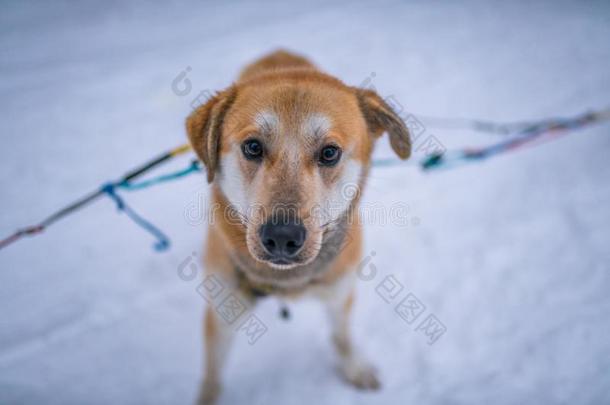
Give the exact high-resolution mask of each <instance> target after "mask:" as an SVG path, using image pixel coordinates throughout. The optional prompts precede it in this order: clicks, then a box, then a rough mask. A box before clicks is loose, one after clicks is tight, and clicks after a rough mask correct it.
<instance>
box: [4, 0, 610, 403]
mask: <svg viewBox="0 0 610 405" xmlns="http://www.w3.org/2000/svg"><path fill="white" fill-rule="evenodd" d="M2 8H3V10H2V13H0V54H1V55H2V57H1V58H0V74H1V77H2V80H1V81H0V98H1V100H2V101H1V102H0V103H1V104H0V133H1V134H2V135H1V138H0V161H1V162H2V172H1V174H0V187H1V189H2V194H1V197H0V201H1V204H2V211H1V212H0V231H1V234H2V235H4V234H8V233H9V232H12V231H13V230H14V229H15V228H17V227H20V226H23V225H26V224H31V223H33V222H35V221H37V220H39V219H42V218H43V217H44V216H45V215H46V214H47V213H50V212H52V211H53V210H55V209H57V208H58V207H60V206H62V205H63V204H65V203H67V202H69V201H70V200H72V199H73V198H76V197H78V196H79V195H81V194H83V193H85V192H87V191H89V190H91V189H93V188H94V187H96V186H97V185H99V184H101V183H103V182H104V181H106V180H109V179H113V178H116V177H118V176H119V175H121V174H122V173H123V172H124V171H126V170H128V169H129V168H131V167H133V166H134V165H136V164H138V163H140V162H143V161H145V160H147V159H148V158H150V157H152V156H154V155H155V154H157V153H159V152H161V151H163V150H166V149H168V148H171V147H173V146H176V145H179V144H181V143H183V142H184V140H185V135H184V129H183V122H184V118H185V116H186V115H187V114H188V113H189V111H190V108H191V107H190V103H191V101H192V100H193V99H194V98H195V97H196V95H197V94H198V93H199V92H200V91H203V90H208V91H213V90H218V89H222V88H223V87H225V86H227V85H228V84H229V83H230V82H231V80H233V79H234V78H235V77H236V74H237V72H238V71H239V69H240V68H241V67H242V66H244V64H246V63H247V62H249V61H251V60H253V59H254V58H255V57H257V56H259V55H261V54H263V53H264V52H267V51H269V50H272V49H274V48H275V47H278V46H282V47H287V48H290V49H293V50H297V51H299V52H301V53H303V54H305V55H308V56H309V57H310V58H312V59H313V60H314V61H315V62H316V63H317V64H318V65H319V66H321V67H322V68H324V69H325V70H326V71H328V72H330V73H332V74H334V75H336V76H338V77H340V78H341V79H343V80H344V81H345V82H347V83H350V84H353V85H358V84H360V83H363V82H364V81H365V80H367V78H368V79H371V80H372V84H373V85H374V86H375V88H376V89H377V91H378V92H379V93H380V94H382V95H383V96H384V97H386V96H389V95H393V96H394V97H395V98H396V99H397V100H399V102H400V103H401V104H402V105H403V106H404V107H405V108H406V109H408V110H409V111H411V110H412V111H415V112H417V113H419V114H422V115H431V116H441V117H442V116H446V117H477V118H479V117H480V118H487V119H493V120H500V121H513V120H516V121H520V120H530V119H536V118H544V117H548V116H561V115H572V114H578V113H581V112H583V111H586V110H588V109H595V108H605V107H608V105H609V100H608V94H610V76H609V75H608V70H609V66H608V63H609V62H610V42H609V41H608V38H610V24H609V22H610V7H609V6H608V4H607V3H604V2H601V1H600V2H593V1H587V2H565V1H553V2H551V1H549V2H535V3H533V2H525V1H518V2H503V3H494V4H491V3H486V2H482V1H481V2H474V1H472V2H471V1H468V2H451V3H447V4H440V2H425V3H421V4H403V3H401V2H394V1H381V2H376V3H375V4H365V3H355V2H342V3H329V2H323V1H320V0H317V1H314V2H299V3H297V4H290V3H288V2H281V1H276V2H271V3H260V2H257V3H249V2H243V3H231V4H228V3H219V4H213V3H192V4H184V3H177V2H176V3H172V4H169V5H165V6H162V5H161V4H150V3H148V2H129V3H127V2H104V3H99V4H93V3H87V4H85V3H71V2H54V3H53V4H51V3H48V4H41V3H38V4H36V3H34V2H14V3H12V4H4V5H3V6H2ZM187 67H190V72H189V73H188V79H189V80H190V81H191V84H192V90H191V92H190V93H189V94H188V95H186V96H178V95H176V94H175V93H174V92H173V91H172V81H173V80H174V79H175V78H176V77H177V76H178V75H179V74H180V72H182V71H183V70H185V69H186V68H187ZM373 73H374V75H373ZM427 130H428V132H429V133H431V134H434V135H435V136H436V137H437V138H438V139H439V140H440V141H441V142H442V143H443V144H444V145H445V146H447V147H457V146H463V145H478V144H482V143H487V142H490V141H491V140H492V139H490V138H489V136H488V135H481V134H473V133H471V132H469V131H443V130H440V129H438V130H437V129H435V128H432V127H431V126H430V127H428V128H427ZM609 130H610V126H609V125H608V124H602V125H597V126H594V127H590V128H587V129H585V130H582V131H579V132H576V133H574V134H572V135H571V136H568V137H565V138H562V139H560V140H558V141H557V142H553V143H548V144H546V145H544V146H541V147H538V148H529V149H526V150H523V151H520V152H518V153H511V154H507V155H504V156H501V157H498V158H495V159H493V160H490V161H487V162H485V163H482V164H477V165H472V166H468V167H465V168H461V169H456V170H452V171H444V172H440V173H434V174H422V173H421V172H419V171H418V170H416V169H414V168H412V167H409V166H405V167H394V168H377V169H375V170H374V171H373V173H372V174H371V178H370V182H369V186H368V189H367V191H366V194H365V201H364V204H365V205H366V204H369V205H371V204H378V205H380V206H383V207H391V206H392V205H393V204H396V203H405V204H407V205H408V207H409V213H408V214H409V215H408V222H407V225H406V226H398V225H396V224H390V223H386V224H383V223H369V224H368V225H367V226H366V231H365V238H366V245H365V254H366V255H367V256H369V257H370V258H371V263H373V264H374V265H375V267H376V268H377V269H378V274H377V275H376V277H375V278H374V279H373V280H371V281H368V282H365V281H361V282H359V284H358V301H357V304H356V310H355V318H354V330H355V337H356V341H357V343H358V346H360V347H361V349H362V351H363V352H364V353H366V354H367V355H368V356H369V357H370V358H371V359H372V360H373V361H374V362H375V364H376V365H377V367H378V368H379V370H380V373H381V378H382V382H383V385H384V387H383V389H382V390H381V391H379V392H376V393H362V392H358V391H355V390H353V389H352V388H350V387H347V386H345V385H343V384H342V382H341V381H340V379H339V378H338V377H337V376H336V375H335V374H334V371H333V364H334V363H333V362H334V358H333V353H332V350H331V347H330V344H329V341H328V332H329V331H328V328H327V327H326V325H325V324H324V322H323V321H324V317H323V313H322V311H321V310H320V308H319V306H318V305H317V304H316V303H315V302H309V301H305V302H299V303H296V304H294V305H292V306H291V310H292V313H293V317H292V320H291V321H289V322H284V321H282V320H280V319H278V317H277V310H278V304H277V302H276V301H274V300H273V299H269V300H265V301H264V302H263V303H262V304H261V306H260V307H257V309H256V315H257V316H259V318H260V319H261V320H262V321H263V322H264V323H265V324H266V326H267V327H268V331H267V333H266V334H265V335H264V336H262V337H261V338H260V339H259V340H258V341H257V342H256V344H254V345H250V344H248V342H247V339H245V338H244V336H240V338H239V339H237V341H236V344H235V346H234V347H233V351H232V354H231V357H230V359H229V362H228V364H227V368H226V369H225V383H226V385H225V386H226V390H225V393H224V395H223V396H222V399H221V403H222V404H232V403H246V402H248V403H255V404H269V403H279V404H301V403H320V404H333V405H335V404H369V403H371V404H372V403H389V404H406V403H421V404H437V403H438V404H441V403H442V404H446V403H455V404H462V403H463V404H466V403H467V404H472V403H490V402H492V401H493V402H494V403H499V404H514V403H547V404H560V403H561V404H562V403H583V404H584V403H590V404H599V403H608V402H610V382H609V380H608V370H610V339H608V336H610V322H609V320H610V298H609V297H610V296H609V294H608V290H609V288H610V276H609V270H610V269H609V268H608V263H609V262H610V260H609V259H610V250H609V249H608V242H609V240H610V210H609V209H608V206H609V203H610V183H609V182H608V178H609V176H610V167H609V166H608V165H607V159H608V150H609V148H610V138H609V137H608V132H609ZM376 154H377V156H380V157H387V156H390V149H389V147H388V145H387V142H385V141H384V142H383V143H382V144H381V145H380V146H379V148H378V150H377V151H376ZM416 157H421V153H420V154H418V155H417V156H416ZM187 161H188V158H183V159H180V160H179V161H177V162H174V163H172V164H170V165H168V166H167V167H165V168H164V169H163V170H162V171H165V170H171V169H172V168H179V167H183V166H184V165H185V164H186V163H187ZM123 195H124V196H125V198H126V199H127V200H128V201H129V202H130V203H131V204H132V205H133V207H135V209H136V210H138V212H140V213H141V214H142V215H144V216H145V217H146V218H149V219H151V220H152V221H153V222H154V223H155V224H156V225H158V226H159V227H160V228H161V229H163V230H164V231H165V232H167V233H168V234H169V235H170V236H171V237H172V242H173V246H172V249H171V250H170V251H169V252H167V253H161V254H159V253H155V252H153V251H152V250H151V244H152V240H151V238H150V237H149V235H147V234H145V233H143V232H142V231H141V230H140V229H139V228H137V227H136V226H134V225H133V224H132V223H131V222H130V221H129V220H128V219H127V218H126V217H125V216H124V215H119V214H117V212H116V210H115V208H114V206H113V203H112V202H111V201H109V200H108V199H103V200H101V201H99V202H96V203H95V204H93V205H92V206H90V207H88V208H86V209H85V210H83V211H81V212H79V213H77V214H75V215H73V216H71V217H69V218H68V219H66V220H64V221H61V222H59V223H57V224H56V225H55V226H53V227H52V228H51V229H49V230H48V231H47V232H45V234H44V235H42V236H39V237H37V238H33V239H28V240H24V241H21V242H20V243H18V244H15V245H13V246H11V247H10V248H7V249H6V250H3V251H1V252H0V305H1V307H2V311H1V314H2V316H1V317H0V403H3V404H13V403H15V404H16V403H48V404H72V403H75V404H83V403H87V404H103V403H116V404H132V403H133V404H136V403H137V404H140V403H150V404H164V403H190V402H192V401H193V399H194V398H195V395H196V389H197V383H198V381H199V378H200V375H201V361H202V358H203V353H202V345H201V316H202V312H203V308H204V305H205V302H204V300H203V299H202V297H201V296H200V295H199V294H198V293H197V292H196V288H197V286H198V284H199V283H200V281H201V280H200V279H197V280H192V281H184V280H182V279H181V278H180V277H178V272H177V269H178V266H179V265H180V264H181V263H183V262H184V261H185V260H186V259H188V258H189V257H190V256H192V255H193V254H195V256H199V255H200V251H201V246H202V241H203V238H204V226H203V223H202V222H203V221H202V220H197V218H198V217H197V212H195V214H194V215H195V216H194V217H193V211H192V209H193V207H195V208H197V207H198V204H200V200H201V198H205V196H206V195H207V187H206V186H205V181H204V178H203V177H202V176H191V177H189V178H187V179H184V180H181V181H178V182H174V183H172V184H168V185H165V186H162V187H157V188H152V189H149V190H146V191H140V192H133V193H123ZM202 196H203V197H202ZM187 211H189V212H190V215H186V214H185V213H186V212H187ZM195 211H196V210H195ZM373 251H374V252H375V253H376V254H375V256H371V252H373ZM196 260H197V257H196V258H195V261H196ZM391 275H393V276H394V277H395V278H394V279H393V280H396V281H398V282H400V283H401V285H403V286H404V289H403V290H402V291H401V292H400V294H399V295H398V296H397V298H396V299H395V301H393V303H386V302H385V301H384V300H383V299H382V298H381V297H380V296H379V295H378V292H377V290H378V285H379V283H381V282H382V281H383V280H384V277H386V276H391ZM408 292H411V293H413V294H414V295H415V296H417V297H418V299H419V300H420V301H421V302H422V303H423V304H424V305H425V307H426V310H425V313H424V314H423V315H421V318H420V319H423V318H424V317H425V316H427V315H429V314H433V315H435V316H436V317H437V319H438V320H439V321H441V322H442V323H443V324H444V325H445V327H446V332H445V333H444V334H443V335H442V336H441V337H440V338H439V339H438V340H437V341H436V342H435V343H434V344H432V345H429V344H428V342H427V338H426V336H425V334H423V333H422V331H421V330H420V331H417V330H416V326H417V324H418V323H419V321H420V319H418V320H417V321H416V322H414V323H413V324H412V325H408V324H407V323H405V322H404V321H403V320H402V319H401V318H400V317H399V316H398V315H397V314H396V312H394V307H395V305H396V304H397V303H398V301H399V300H400V299H402V298H403V297H405V296H406V295H407V293H408Z"/></svg>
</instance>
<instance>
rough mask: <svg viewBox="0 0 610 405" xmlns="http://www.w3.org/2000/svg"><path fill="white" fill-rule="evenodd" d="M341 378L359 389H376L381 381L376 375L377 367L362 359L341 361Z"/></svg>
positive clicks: (379, 386)
mask: <svg viewBox="0 0 610 405" xmlns="http://www.w3.org/2000/svg"><path fill="white" fill-rule="evenodd" d="M339 372H340V374H341V376H342V377H343V379H345V381H347V382H348V383H350V384H351V385H353V386H354V387H356V388H358V389H361V390H378V389H379V388H381V382H380V381H379V378H378V377H377V369H376V368H375V367H374V366H373V365H371V364H369V363H368V362H366V361H363V360H352V361H346V362H343V363H342V364H341V365H340V366H339Z"/></svg>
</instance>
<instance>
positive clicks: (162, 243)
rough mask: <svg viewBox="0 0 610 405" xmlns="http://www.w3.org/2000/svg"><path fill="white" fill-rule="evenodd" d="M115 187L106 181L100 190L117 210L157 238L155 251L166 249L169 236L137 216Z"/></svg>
mask: <svg viewBox="0 0 610 405" xmlns="http://www.w3.org/2000/svg"><path fill="white" fill-rule="evenodd" d="M115 187H116V185H115V184H114V183H107V184H104V185H103V186H102V187H101V191H102V192H104V193H105V194H107V195H108V197H110V198H111V199H112V200H113V201H114V202H115V203H116V206H117V209H118V210H119V211H122V212H124V213H125V214H127V216H128V217H129V218H130V219H131V220H132V221H133V222H135V223H136V224H137V225H139V226H140V227H141V228H143V229H144V230H146V231H148V233H150V234H152V235H153V236H154V237H155V238H157V241H156V242H155V244H154V245H153V246H154V249H155V250H156V251H157V252H161V251H164V250H167V248H168V247H169V245H170V241H169V238H168V237H167V236H166V235H165V234H164V233H163V232H161V231H160V230H159V229H158V228H157V227H155V226H154V225H153V224H151V223H150V222H148V221H146V220H145V219H144V218H142V217H141V216H139V215H138V214H137V213H136V212H135V211H134V210H133V209H131V208H130V207H129V206H128V205H127V204H125V201H124V200H123V199H122V198H121V197H119V195H118V194H117V193H116V191H115Z"/></svg>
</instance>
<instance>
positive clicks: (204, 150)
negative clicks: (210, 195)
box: [186, 86, 237, 183]
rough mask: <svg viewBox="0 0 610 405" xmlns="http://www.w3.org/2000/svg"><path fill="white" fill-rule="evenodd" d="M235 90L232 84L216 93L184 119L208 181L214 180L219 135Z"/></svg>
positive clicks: (233, 98)
mask: <svg viewBox="0 0 610 405" xmlns="http://www.w3.org/2000/svg"><path fill="white" fill-rule="evenodd" d="M236 94H237V91H236V89H235V87H234V86H231V87H229V88H228V89H227V90H224V91H221V92H219V93H217V94H216V95H215V96H214V97H212V98H211V99H209V100H208V101H207V102H206V103H205V104H204V105H202V106H200V107H198V108H197V109H196V110H195V111H193V112H192V113H191V115H189V117H188V118H187V119H186V132H187V134H188V138H189V141H190V143H191V146H192V147H193V150H194V151H195V153H196V154H197V156H199V159H201V161H202V162H203V164H204V165H205V167H206V171H207V174H208V183H211V182H212V181H213V180H214V174H215V173H216V169H217V167H218V154H219V153H220V135H221V133H222V126H223V124H224V118H225V116H226V115H227V112H228V111H229V109H230V108H231V105H232V104H233V101H235V96H236Z"/></svg>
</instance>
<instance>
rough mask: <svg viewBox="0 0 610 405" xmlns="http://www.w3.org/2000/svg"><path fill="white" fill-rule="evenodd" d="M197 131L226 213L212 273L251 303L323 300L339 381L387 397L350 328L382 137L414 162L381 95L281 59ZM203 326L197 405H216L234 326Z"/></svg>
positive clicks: (247, 77)
mask: <svg viewBox="0 0 610 405" xmlns="http://www.w3.org/2000/svg"><path fill="white" fill-rule="evenodd" d="M187 131H188V136H189V139H190V142H191V144H192V146H193V148H194V150H195V151H196V153H197V155H198V156H199V158H200V159H201V160H202V161H203V163H204V164H205V166H206V170H207V178H208V182H210V183H212V196H213V197H212V198H213V203H214V204H215V207H220V208H221V209H220V210H216V212H222V213H223V215H221V216H215V217H214V221H213V223H211V224H210V227H209V231H208V241H207V246H206V254H205V260H204V264H205V268H206V272H207V273H208V274H214V275H216V276H218V277H221V278H222V279H223V280H224V281H225V283H226V284H227V285H229V286H230V288H232V289H233V290H234V294H237V296H239V298H240V299H241V300H243V301H244V302H248V303H249V304H252V305H253V304H254V303H255V301H256V298H257V297H258V296H260V295H263V294H274V295H279V296H283V297H296V296H299V295H302V294H303V293H305V292H307V293H308V294H309V293H311V294H314V295H315V296H317V297H319V298H321V299H322V300H323V302H324V303H325V304H326V306H327V308H328V312H329V315H330V319H331V327H332V337H333V342H334V345H335V347H336V349H337V353H338V356H339V370H340V372H341V375H342V376H343V377H344V378H345V380H346V381H348V382H349V383H351V384H353V385H354V386H356V387H358V388H363V389H377V388H378V387H379V385H380V384H379V381H378V379H377V376H376V373H375V369H374V368H373V367H372V366H371V365H370V364H369V363H368V362H366V361H365V360H364V359H362V358H361V357H360V356H358V353H357V352H356V351H355V349H354V347H353V345H352V342H351V337H350V333H349V327H348V323H349V322H348V319H349V314H350V311H351V308H352V303H353V299H354V279H355V277H354V275H355V270H356V265H357V264H358V263H359V260H360V254H361V227H360V224H359V221H358V220H357V217H358V215H353V214H357V204H358V200H359V198H360V194H361V191H362V188H363V186H364V183H365V179H366V177H367V173H368V170H369V166H370V159H371V153H372V150H373V145H374V142H375V140H376V139H377V138H379V136H380V135H381V134H382V133H383V132H384V131H385V132H387V133H388V134H389V136H390V143H391V145H392V148H393V149H394V151H395V152H396V153H397V154H398V156H399V157H400V158H402V159H406V158H407V157H409V154H410V151H411V142H410V138H409V133H408V131H407V128H406V127H405V125H404V123H403V122H402V120H401V119H400V118H399V117H398V116H397V115H396V114H395V113H394V112H393V111H392V110H391V108H390V107H389V106H388V105H387V104H386V103H385V102H384V101H383V100H382V99H381V97H379V96H378V95H377V94H376V93H375V92H373V91H371V90H364V89H358V88H354V87H349V86H346V85H345V84H343V83H342V82H341V81H339V80H337V79H335V78H333V77H331V76H328V75H326V74H324V73H322V72H321V71H319V70H318V69H317V68H316V67H315V66H314V65H313V64H312V63H310V62H309V61H308V60H306V59H305V58H303V57H300V56H297V55H294V54H292V53H288V52H285V51H277V52H274V53H272V54H270V55H268V56H265V57H263V58H262V59H260V60H258V61H256V62H254V63H253V64H251V65H249V66H247V67H246V68H245V70H244V71H243V72H242V74H241V76H240V77H239V79H238V81H237V82H236V83H234V84H233V85H232V86H230V87H229V88H228V89H226V90H224V91H222V92H220V93H218V94H217V95H216V96H215V97H213V98H212V99H210V100H209V101H208V102H207V103H206V104H205V105H203V106H201V107H199V108H198V109H197V110H196V111H194V112H193V113H192V114H191V116H189V117H188V119H187ZM227 213H230V215H226V214H227ZM231 218H238V219H239V220H238V221H235V220H231ZM346 241H349V243H346ZM204 324H205V339H206V344H205V348H206V361H205V373H206V375H205V378H204V380H203V382H202V386H201V391H200V397H199V401H200V403H213V402H214V401H215V399H216V398H217V396H218V393H219V392H220V372H221V367H222V365H223V362H224V359H225V356H226V354H227V352H228V349H229V346H230V344H231V335H232V333H233V329H231V328H230V326H229V325H227V323H226V322H224V321H223V320H222V319H221V318H219V317H218V315H217V314H216V313H215V311H214V309H213V308H211V307H208V309H207V311H206V315H205V322H204Z"/></svg>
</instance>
